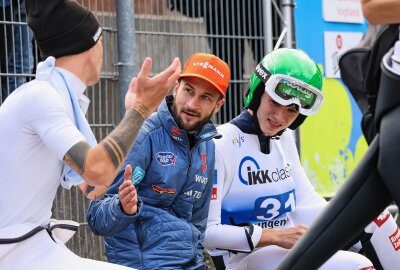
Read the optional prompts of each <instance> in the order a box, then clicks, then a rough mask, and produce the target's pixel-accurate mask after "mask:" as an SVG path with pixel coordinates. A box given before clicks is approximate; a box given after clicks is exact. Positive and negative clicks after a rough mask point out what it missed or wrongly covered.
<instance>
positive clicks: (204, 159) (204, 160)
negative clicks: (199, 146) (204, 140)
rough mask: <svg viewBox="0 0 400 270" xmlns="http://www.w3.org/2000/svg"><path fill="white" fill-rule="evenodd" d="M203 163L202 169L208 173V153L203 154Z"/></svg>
mask: <svg viewBox="0 0 400 270" xmlns="http://www.w3.org/2000/svg"><path fill="white" fill-rule="evenodd" d="M201 161H203V164H201V168H202V169H203V172H204V173H206V172H207V155H206V153H201Z"/></svg>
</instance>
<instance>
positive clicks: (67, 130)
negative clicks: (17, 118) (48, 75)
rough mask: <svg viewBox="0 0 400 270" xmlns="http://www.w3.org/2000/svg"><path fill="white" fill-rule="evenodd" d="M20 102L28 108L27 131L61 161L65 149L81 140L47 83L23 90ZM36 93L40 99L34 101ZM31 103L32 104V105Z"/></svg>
mask: <svg viewBox="0 0 400 270" xmlns="http://www.w3.org/2000/svg"><path fill="white" fill-rule="evenodd" d="M26 90H27V91H26V94H25V95H26V96H25V97H24V99H23V102H25V103H27V104H25V106H24V107H26V108H29V114H27V117H28V118H27V120H26V121H27V122H28V125H29V126H30V127H31V128H32V130H31V131H30V132H32V133H34V134H37V135H39V136H40V138H41V139H42V141H43V143H44V144H45V145H46V146H47V147H49V149H50V150H51V151H52V152H53V153H55V154H56V155H57V157H58V158H59V159H60V160H63V158H64V156H65V154H66V153H67V152H68V150H69V149H70V148H71V147H72V146H74V145H75V144H76V143H78V142H80V141H85V140H86V139H85V137H84V136H83V135H82V133H81V132H80V131H79V130H78V128H77V127H76V126H75V123H74V122H73V121H72V119H71V118H70V116H69V115H68V112H67V109H66V106H65V103H64V101H63V99H62V97H61V95H60V94H59V93H58V92H57V91H56V90H55V89H52V88H51V86H50V85H49V84H47V83H41V82H37V83H36V84H32V87H31V89H26ZM38 94H40V95H41V96H42V97H41V98H37V95H38ZM32 100H34V101H35V102H32Z"/></svg>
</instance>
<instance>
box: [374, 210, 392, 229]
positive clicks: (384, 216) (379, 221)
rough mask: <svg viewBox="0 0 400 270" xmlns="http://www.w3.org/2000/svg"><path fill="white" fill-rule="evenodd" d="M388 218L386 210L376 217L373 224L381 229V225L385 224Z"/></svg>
mask: <svg viewBox="0 0 400 270" xmlns="http://www.w3.org/2000/svg"><path fill="white" fill-rule="evenodd" d="M389 217H390V213H389V211H388V210H385V211H383V212H382V213H381V214H380V215H379V217H377V218H376V219H375V220H374V222H375V224H376V225H377V226H378V227H381V226H382V225H383V224H385V222H386V220H388V219H389Z"/></svg>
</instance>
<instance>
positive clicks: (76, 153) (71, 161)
mask: <svg viewBox="0 0 400 270" xmlns="http://www.w3.org/2000/svg"><path fill="white" fill-rule="evenodd" d="M89 150H90V145H89V144H88V143H87V142H86V141H81V142H78V143H77V144H75V145H74V146H72V147H71V149H69V151H68V152H67V154H66V155H65V157H64V161H65V163H67V164H68V165H69V166H70V167H71V168H72V169H74V170H75V171H77V172H78V173H79V174H80V175H83V174H84V172H85V160H86V156H87V154H88V152H89Z"/></svg>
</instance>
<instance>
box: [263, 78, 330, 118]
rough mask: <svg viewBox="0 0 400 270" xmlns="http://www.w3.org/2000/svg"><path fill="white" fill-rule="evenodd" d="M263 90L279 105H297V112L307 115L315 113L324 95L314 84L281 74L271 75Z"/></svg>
mask: <svg viewBox="0 0 400 270" xmlns="http://www.w3.org/2000/svg"><path fill="white" fill-rule="evenodd" d="M265 92H267V93H268V95H270V97H271V98H272V99H273V100H275V101H276V102H278V103H279V104H281V105H284V106H287V105H291V104H296V105H298V106H299V112H300V113H301V114H303V115H307V116H308V115H313V114H315V113H316V112H317V111H318V110H319V108H320V107H321V105H322V102H323V101H324V95H323V94H322V92H321V91H320V90H318V89H317V88H315V87H314V86H312V85H309V84H307V83H305V82H303V81H301V80H298V79H296V78H293V77H290V76H287V75H283V74H276V75H271V76H270V77H269V78H268V80H267V82H266V83H265Z"/></svg>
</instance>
